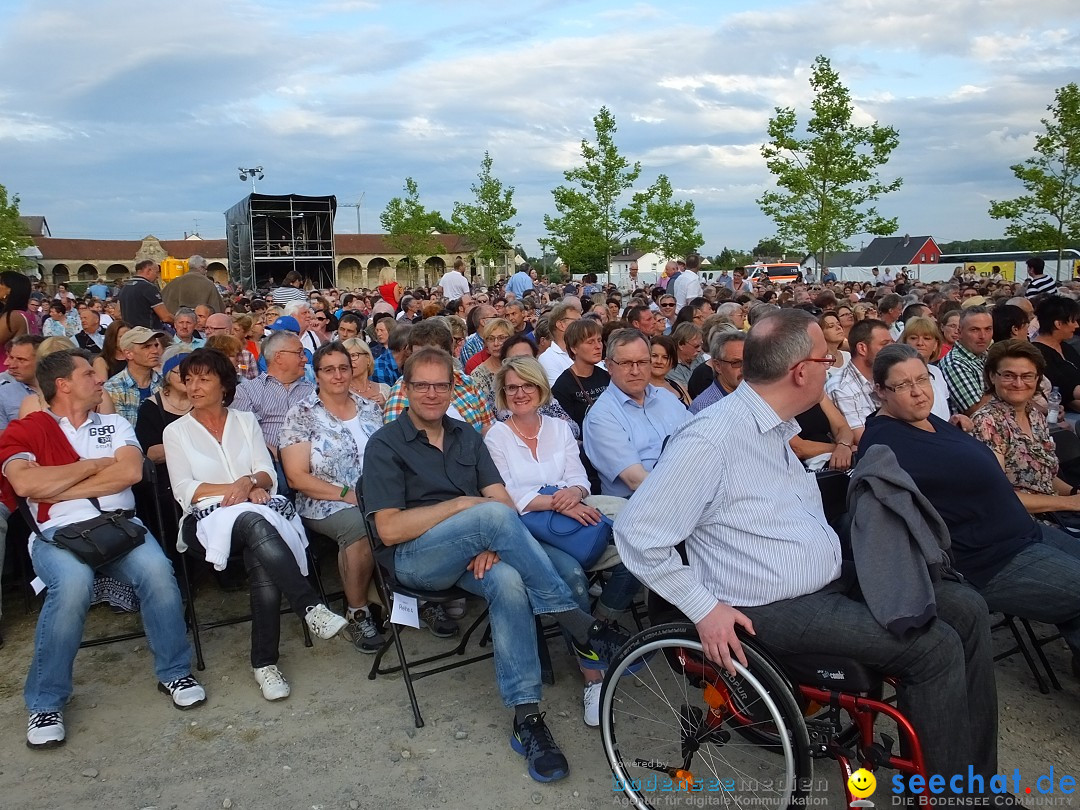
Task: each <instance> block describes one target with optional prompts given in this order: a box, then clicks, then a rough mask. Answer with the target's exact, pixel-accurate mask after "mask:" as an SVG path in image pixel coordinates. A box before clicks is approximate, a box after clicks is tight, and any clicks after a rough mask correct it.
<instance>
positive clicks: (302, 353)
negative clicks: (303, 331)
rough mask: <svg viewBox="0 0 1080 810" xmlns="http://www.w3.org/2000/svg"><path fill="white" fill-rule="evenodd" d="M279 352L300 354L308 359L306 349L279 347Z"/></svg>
mask: <svg viewBox="0 0 1080 810" xmlns="http://www.w3.org/2000/svg"><path fill="white" fill-rule="evenodd" d="M277 353H278V354H296V355H299V356H300V357H303V358H304V359H305V360H306V359H307V357H306V356H305V355H304V350H303V349H278V350H277Z"/></svg>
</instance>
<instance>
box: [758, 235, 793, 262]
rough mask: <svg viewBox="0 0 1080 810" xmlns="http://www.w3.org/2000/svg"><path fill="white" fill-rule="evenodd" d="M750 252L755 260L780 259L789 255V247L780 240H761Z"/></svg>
mask: <svg viewBox="0 0 1080 810" xmlns="http://www.w3.org/2000/svg"><path fill="white" fill-rule="evenodd" d="M750 252H751V253H752V254H753V255H754V257H755V258H759V257H760V258H768V259H779V258H780V257H781V256H783V255H785V254H786V253H787V247H785V246H784V243H783V242H781V241H780V240H779V239H776V238H775V237H773V238H766V239H761V240H759V241H758V243H757V244H756V245H754V249H753V250H751V251H750Z"/></svg>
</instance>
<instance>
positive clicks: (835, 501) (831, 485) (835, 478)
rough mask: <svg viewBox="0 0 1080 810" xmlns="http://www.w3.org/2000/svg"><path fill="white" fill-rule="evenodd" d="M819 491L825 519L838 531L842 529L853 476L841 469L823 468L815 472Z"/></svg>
mask: <svg viewBox="0 0 1080 810" xmlns="http://www.w3.org/2000/svg"><path fill="white" fill-rule="evenodd" d="M814 478H815V479H816V481H817V485H818V491H819V492H821V506H822V508H823V509H824V511H825V520H827V521H828V522H829V525H830V526H832V527H833V528H834V529H835V530H836V531H840V528H841V526H842V525H843V523H844V515H845V513H846V512H847V493H848V484H849V483H850V482H851V478H850V477H849V476H848V474H847V473H846V472H840V471H839V470H821V471H820V472H817V473H814Z"/></svg>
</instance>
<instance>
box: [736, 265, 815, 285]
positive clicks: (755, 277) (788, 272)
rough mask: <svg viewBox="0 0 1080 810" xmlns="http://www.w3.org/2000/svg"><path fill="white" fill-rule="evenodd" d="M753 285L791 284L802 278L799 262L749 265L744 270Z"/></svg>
mask: <svg viewBox="0 0 1080 810" xmlns="http://www.w3.org/2000/svg"><path fill="white" fill-rule="evenodd" d="M743 271H744V272H745V273H746V277H747V278H748V279H749V280H750V283H751V284H765V283H770V284H791V283H792V282H793V281H798V280H799V278H801V277H802V266H801V265H800V264H799V263H798V262H769V263H760V262H759V263H758V264H749V265H747V266H746V267H744V268H743Z"/></svg>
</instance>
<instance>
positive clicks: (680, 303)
mask: <svg viewBox="0 0 1080 810" xmlns="http://www.w3.org/2000/svg"><path fill="white" fill-rule="evenodd" d="M670 292H673V293H674V295H675V309H677V310H678V309H682V308H683V307H685V306H686V305H687V303H689V302H690V301H692V300H693V299H695V298H699V297H700V296H701V292H702V289H701V279H700V278H699V277H698V274H697V273H695V272H694V271H693V270H683V272H682V275H680V276H679V277H678V278H677V279H676V280H675V289H674V290H671V291H670Z"/></svg>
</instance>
